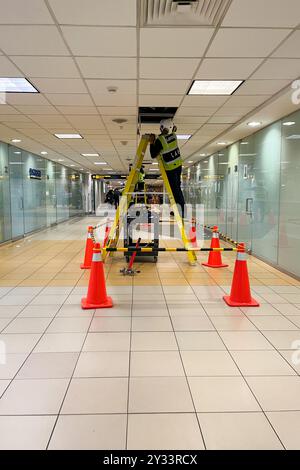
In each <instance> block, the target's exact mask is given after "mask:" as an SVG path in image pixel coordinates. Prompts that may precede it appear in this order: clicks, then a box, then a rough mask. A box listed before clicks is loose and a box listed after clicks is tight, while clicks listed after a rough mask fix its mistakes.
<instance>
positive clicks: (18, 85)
mask: <svg viewBox="0 0 300 470" xmlns="http://www.w3.org/2000/svg"><path fill="white" fill-rule="evenodd" d="M0 93H39V91H38V90H37V89H36V88H34V86H33V85H31V83H30V82H29V81H28V80H27V79H26V78H8V77H0Z"/></svg>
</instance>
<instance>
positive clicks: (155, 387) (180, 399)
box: [129, 377, 193, 413]
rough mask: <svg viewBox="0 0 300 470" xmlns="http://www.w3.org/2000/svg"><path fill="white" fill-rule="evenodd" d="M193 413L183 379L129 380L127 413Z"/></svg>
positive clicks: (152, 378) (147, 378)
mask: <svg viewBox="0 0 300 470" xmlns="http://www.w3.org/2000/svg"><path fill="white" fill-rule="evenodd" d="M178 412H179V413H180V412H185V413H186V412H193V403H192V399H191V395H190V392H189V388H188V385H187V382H186V379H185V378H184V377H146V378H145V377H143V378H137V377H135V378H131V379H130V391H129V413H178Z"/></svg>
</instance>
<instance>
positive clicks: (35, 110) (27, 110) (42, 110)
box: [16, 105, 58, 115]
mask: <svg viewBox="0 0 300 470" xmlns="http://www.w3.org/2000/svg"><path fill="white" fill-rule="evenodd" d="M16 107H17V109H18V110H19V111H21V113H24V114H48V115H49V114H58V111H57V110H56V109H55V108H54V106H47V105H46V106H28V105H17V106H16Z"/></svg>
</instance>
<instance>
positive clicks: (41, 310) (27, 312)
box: [18, 305, 60, 318]
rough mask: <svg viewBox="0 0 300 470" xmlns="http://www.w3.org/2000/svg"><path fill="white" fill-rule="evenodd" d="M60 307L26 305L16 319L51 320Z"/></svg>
mask: <svg viewBox="0 0 300 470" xmlns="http://www.w3.org/2000/svg"><path fill="white" fill-rule="evenodd" d="M59 308H60V305H28V306H27V307H25V308H24V310H22V312H21V313H20V314H19V315H18V318H53V317H54V316H55V315H56V314H57V312H58V310H59Z"/></svg>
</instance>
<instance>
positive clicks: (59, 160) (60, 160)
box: [56, 158, 64, 162]
mask: <svg viewBox="0 0 300 470" xmlns="http://www.w3.org/2000/svg"><path fill="white" fill-rule="evenodd" d="M56 161H57V162H64V160H63V159H62V158H59V159H58V160H56Z"/></svg>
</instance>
